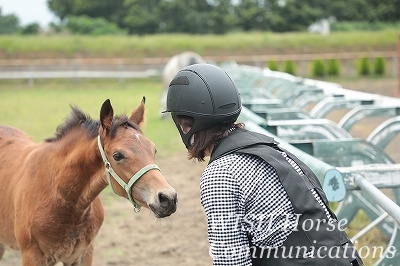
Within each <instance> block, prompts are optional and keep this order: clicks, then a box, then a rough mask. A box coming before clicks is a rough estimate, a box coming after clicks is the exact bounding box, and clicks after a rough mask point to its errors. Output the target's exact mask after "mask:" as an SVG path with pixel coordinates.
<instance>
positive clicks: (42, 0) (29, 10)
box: [0, 0, 58, 27]
mask: <svg viewBox="0 0 400 266" xmlns="http://www.w3.org/2000/svg"><path fill="white" fill-rule="evenodd" d="M0 8H1V14H2V15H3V16H4V15H11V14H14V15H16V16H17V17H18V19H19V23H20V25H21V26H26V25H28V24H31V23H39V24H40V26H42V27H47V26H48V24H49V23H50V22H52V21H53V22H57V21H58V20H57V18H56V17H55V16H54V15H53V13H51V11H50V10H49V9H48V8H47V0H0Z"/></svg>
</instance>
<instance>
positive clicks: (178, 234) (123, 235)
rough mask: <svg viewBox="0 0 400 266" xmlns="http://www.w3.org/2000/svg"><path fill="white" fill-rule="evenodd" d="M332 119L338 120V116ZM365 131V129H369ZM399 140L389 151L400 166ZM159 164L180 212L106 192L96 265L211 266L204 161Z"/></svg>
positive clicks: (372, 87) (16, 261) (388, 91)
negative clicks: (162, 213)
mask: <svg viewBox="0 0 400 266" xmlns="http://www.w3.org/2000/svg"><path fill="white" fill-rule="evenodd" d="M342 85H343V87H345V88H347V89H357V90H362V91H368V92H373V93H378V94H383V95H393V94H394V93H395V92H397V80H395V79H390V80H389V81H387V82H384V83H382V82H380V81H373V80H372V81H371V80H368V81H365V82H356V83H355V82H351V81H350V82H344V83H342ZM333 119H335V120H336V119H337V117H336V118H334V117H333ZM366 123H367V124H365V127H362V128H359V129H358V132H355V134H361V135H366V134H367V133H368V131H369V130H371V128H374V127H375V126H376V125H374V124H371V123H373V122H371V121H369V122H366ZM364 129H365V130H364ZM398 143H399V142H398V141H397V142H395V143H394V144H392V145H391V146H390V147H389V148H388V151H387V152H388V153H389V154H391V155H392V156H393V157H395V158H396V161H397V162H398V163H400V157H399V156H400V155H399V153H398V152H397V150H398V149H399V145H398ZM158 164H159V166H160V167H161V169H162V170H163V173H164V175H165V176H166V178H167V180H168V181H169V183H170V184H171V185H172V186H173V187H175V188H176V190H177V192H178V198H179V204H178V210H177V212H176V213H175V214H173V215H172V216H171V217H169V218H166V219H162V220H157V219H155V218H154V216H153V215H152V213H151V212H150V211H149V210H146V209H143V210H142V211H141V212H140V213H134V211H133V208H132V206H131V205H130V203H129V202H128V201H127V200H124V199H121V198H118V197H117V196H115V195H112V194H110V193H104V194H102V198H103V203H104V205H105V221H104V224H103V226H102V228H101V230H100V233H99V235H98V237H97V239H96V246H95V258H94V265H96V266H107V265H121V266H123V265H135V266H153V265H154V266H155V265H157V266H158V265H164V266H176V265H179V266H183V265H185V266H186V265H189V266H206V265H211V264H212V260H211V258H210V257H209V256H208V241H207V223H206V217H205V214H204V212H203V209H202V207H201V205H200V199H199V177H200V174H201V172H202V170H203V169H204V167H205V163H198V162H196V163H194V162H192V161H188V160H187V159H186V154H178V155H176V156H173V157H169V158H159V162H158ZM2 265H7V266H14V265H21V259H20V255H19V253H18V252H16V251H11V250H7V251H6V254H5V258H4V259H3V260H2V261H0V266H2Z"/></svg>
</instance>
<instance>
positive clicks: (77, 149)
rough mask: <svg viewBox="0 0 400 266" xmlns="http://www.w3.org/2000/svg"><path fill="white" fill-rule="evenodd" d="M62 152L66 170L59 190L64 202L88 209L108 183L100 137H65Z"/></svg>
mask: <svg viewBox="0 0 400 266" xmlns="http://www.w3.org/2000/svg"><path fill="white" fill-rule="evenodd" d="M60 148H61V150H64V151H61V152H60V153H61V154H62V155H63V156H64V159H63V161H64V163H63V169H62V171H64V173H63V174H62V175H60V177H59V182H57V183H58V186H59V191H60V193H61V196H62V197H63V198H64V199H65V202H70V203H71V204H76V207H77V208H78V209H82V210H85V209H86V208H87V207H88V206H89V205H90V204H91V203H92V201H93V200H95V199H96V197H98V195H99V194H100V192H101V191H102V190H104V188H106V187H107V185H108V184H107V181H106V177H105V167H104V164H103V161H102V159H101V155H100V151H99V149H98V147H97V138H94V139H88V138H85V137H82V135H80V137H77V138H68V137H66V139H65V144H62V145H61V147H60Z"/></svg>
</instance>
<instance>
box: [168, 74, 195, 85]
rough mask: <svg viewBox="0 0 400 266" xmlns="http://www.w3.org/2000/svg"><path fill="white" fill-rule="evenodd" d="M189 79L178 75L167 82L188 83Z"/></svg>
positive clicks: (175, 83) (174, 83)
mask: <svg viewBox="0 0 400 266" xmlns="http://www.w3.org/2000/svg"><path fill="white" fill-rule="evenodd" d="M189 84H190V82H189V79H188V78H187V77H185V76H179V77H177V78H174V79H173V80H172V81H171V83H170V84H169V86H172V85H189Z"/></svg>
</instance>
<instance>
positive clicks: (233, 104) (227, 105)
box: [218, 103, 236, 109]
mask: <svg viewBox="0 0 400 266" xmlns="http://www.w3.org/2000/svg"><path fill="white" fill-rule="evenodd" d="M235 105H236V103H228V104H224V105H221V106H220V107H218V109H231V108H232V107H234V106H235Z"/></svg>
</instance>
